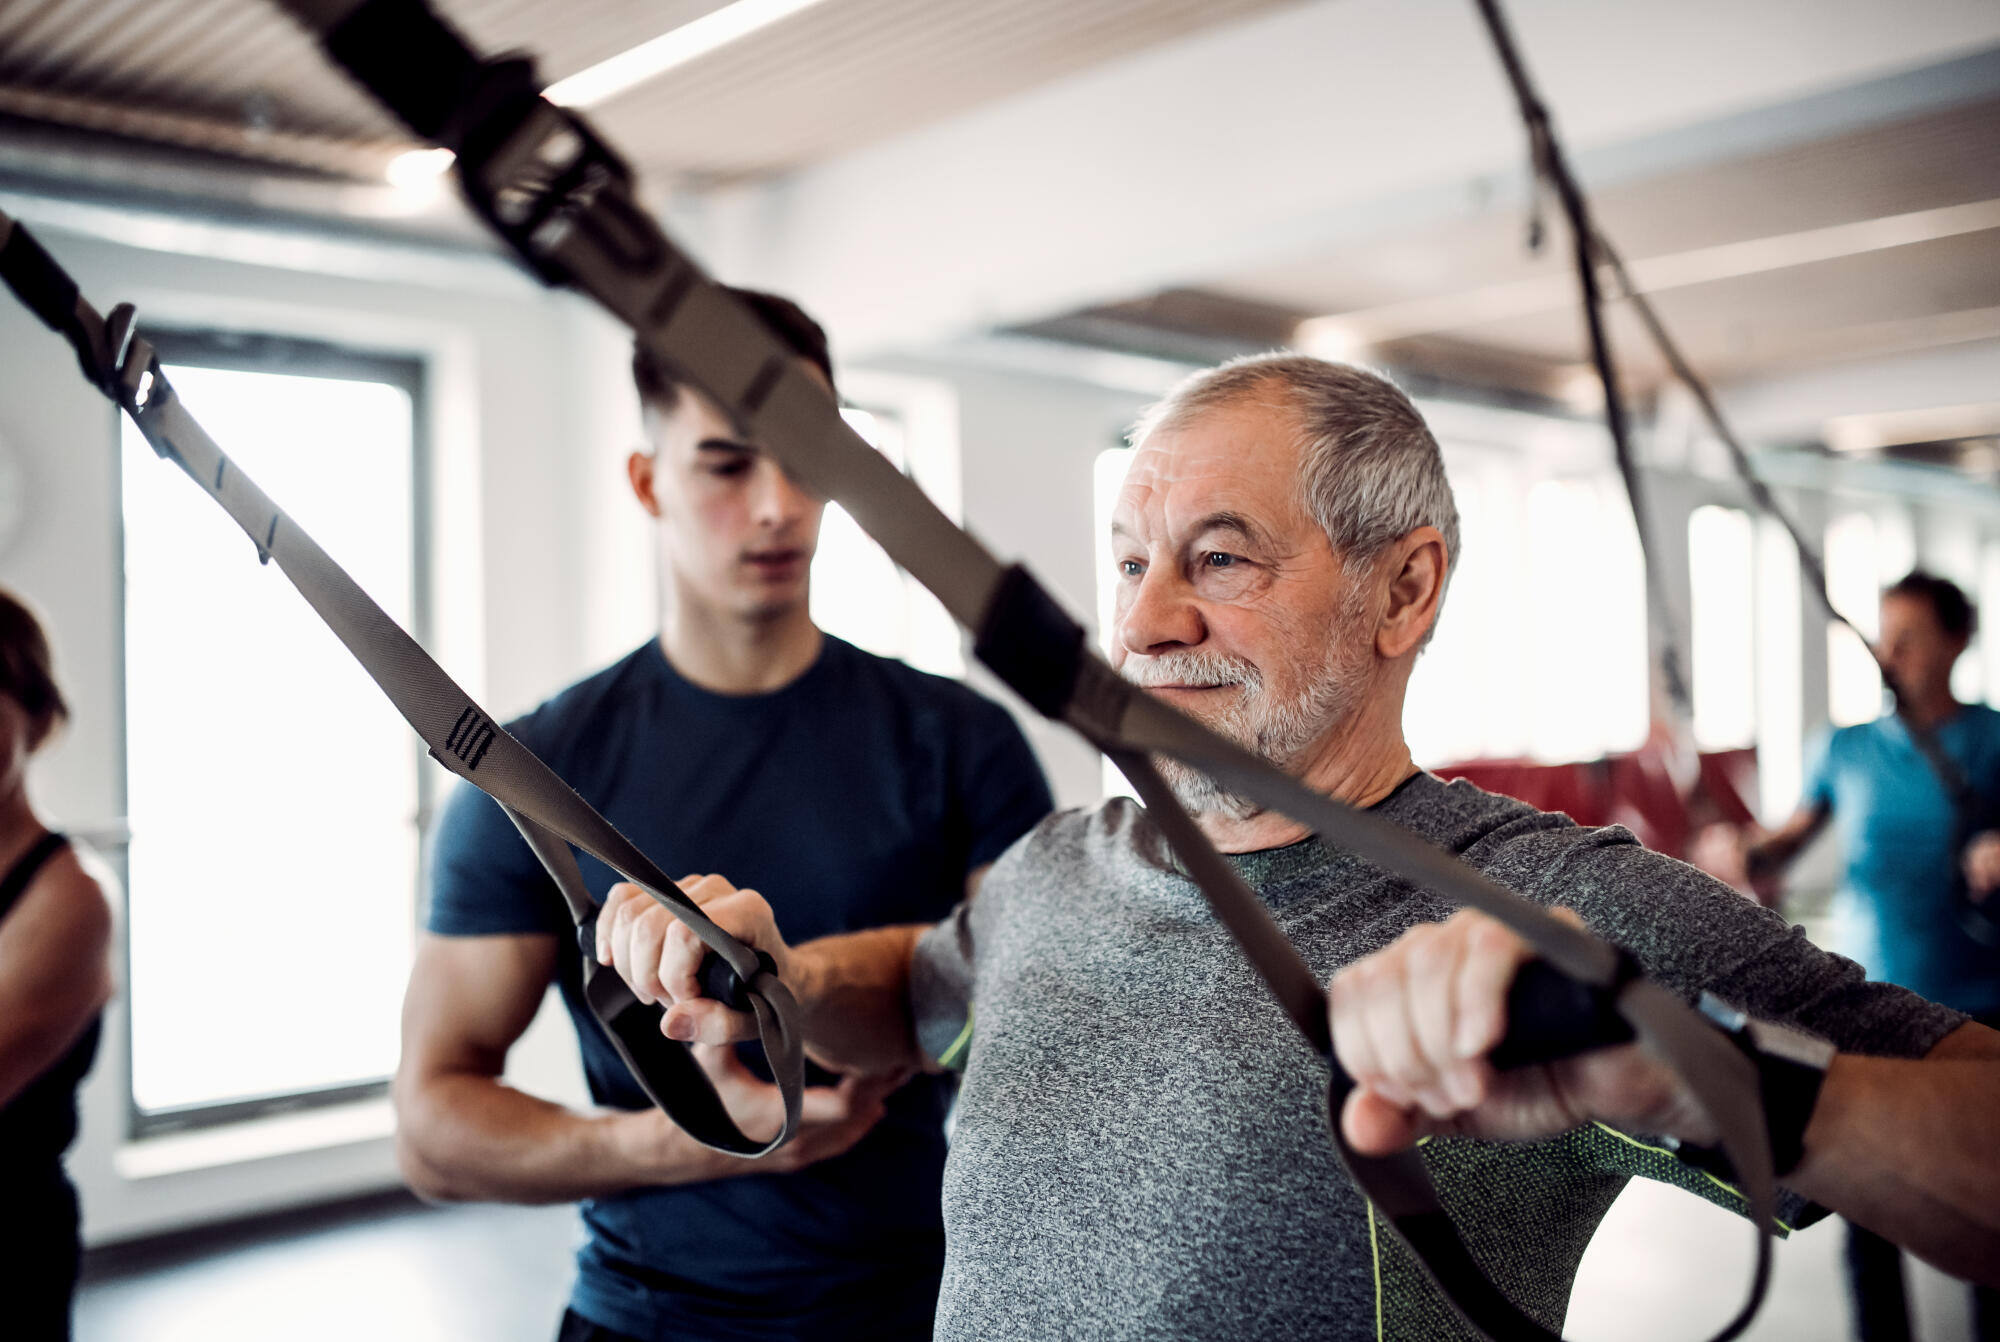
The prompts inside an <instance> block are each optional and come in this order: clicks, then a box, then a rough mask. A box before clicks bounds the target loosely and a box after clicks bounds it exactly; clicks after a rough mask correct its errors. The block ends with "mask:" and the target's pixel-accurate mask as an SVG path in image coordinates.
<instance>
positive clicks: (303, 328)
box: [0, 199, 650, 1242]
mask: <svg viewBox="0 0 2000 1342" xmlns="http://www.w3.org/2000/svg"><path fill="white" fill-rule="evenodd" d="M8 206H9V208H10V209H14V210H18V211H20V212H21V213H23V214H24V215H26V216H27V217H29V218H30V220H31V222H32V221H34V219H35V217H36V210H35V208H34V206H33V203H32V202H30V203H28V204H26V205H23V204H22V203H21V202H18V201H15V200H11V199H10V200H9V201H8ZM47 213H48V214H49V215H50V217H51V218H53V219H56V220H58V221H59V220H61V219H62V218H63V217H64V216H63V214H62V211H61V210H60V209H52V210H50V211H48V212H47ZM100 222H101V221H100ZM36 231H37V233H38V235H39V236H40V237H41V238H42V240H43V241H44V243H45V244H46V245H47V246H48V247H49V249H50V250H51V251H52V252H53V253H54V254H55V255H56V256H57V258H58V259H59V260H60V261H61V262H62V263H63V264H64V265H65V266H67V267H68V268H69V269H70V270H71V271H72V273H73V274H74V275H75V276H76V277H77V279H78V280H79V281H80V282H81V283H82V285H83V287H84V291H85V293H86V295H87V296H89V297H90V298H91V299H92V300H93V301H94V302H96V303H97V304H98V305H99V306H100V307H102V308H108V307H109V306H110V305H111V304H112V303H113V302H116V301H119V300H121V299H126V300H132V301H135V302H137V304H138V306H139V310H140V312H141V314H142V321H143V320H144V319H146V318H151V319H153V320H155V321H158V322H161V323H162V324H166V323H173V324H180V325H186V324H202V325H206V324H213V325H218V326H224V327H233V328H238V329H249V330H256V331H264V332H273V333H281V334H287V335H294V336H300V337H308V338H317V339H325V340H333V341H339V342H343V343H346V344H350V345H354V346H358V347H364V348H371V349H380V350H392V351H399V352H407V353H411V354H414V355H416V356H418V357H420V358H421V359H423V360H424V361H425V362H426V364H427V366H428V368H429V371H430V391H431V397H430V401H431V417H432V422H431V424H430V426H429V427H430V429H431V439H432V453H433V457H432V459H433V464H434V472H433V473H434V482H433V485H434V487H433V497H434V499H435V512H434V519H433V520H434V529H433V535H432V541H433V546H434V552H435V556H436V559H437V566H436V570H437V586H438V591H437V593H436V596H437V597H438V598H439V599H438V600H436V601H435V602H434V605H435V608H436V610H437V615H438V619H437V626H438V628H437V633H438V637H437V639H436V640H435V650H436V651H437V652H438V655H439V657H440V660H441V661H442V662H443V663H444V664H445V666H446V668H447V669H448V670H449V671H450V672H451V673H452V674H453V675H454V676H456V677H457V678H459V679H460V680H461V682H462V683H464V684H465V685H466V686H467V688H468V689H470V690H471V691H472V692H473V693H474V694H475V695H477V696H480V697H481V698H482V699H483V701H484V702H485V703H486V704H487V705H488V706H489V707H490V708H491V709H493V710H494V711H495V712H497V713H499V714H501V715H503V716H504V715H508V714H511V713H514V712H517V711H519V710H521V709H523V708H525V707H528V706H530V705H531V704H533V703H534V702H535V701H536V700H538V699H539V698H540V697H542V696H543V695H545V694H547V693H548V692H549V691H551V690H552V689H554V688H556V687H557V686H559V685H560V684H562V683H563V682H565V681H567V680H569V679H571V678H573V677H574V676H575V675H577V674H578V673H580V672H581V671H582V670H584V669H585V668H586V667H587V666H589V665H591V664H592V662H593V661H594V660H595V659H598V658H600V657H601V656H602V655H604V651H605V649H607V648H609V647H612V646H615V645H618V644H619V642H620V640H622V639H625V638H627V637H628V636H630V630H631V629H633V628H634V627H637V626H639V625H643V624H644V622H645V611H646V609H647V608H649V606H650V588H649V586H648V583H649V581H650V580H649V577H648V576H647V574H646V573H645V572H644V571H643V570H642V571H641V572H640V573H639V575H638V576H637V578H636V579H635V578H634V577H633V576H632V575H631V574H630V573H628V572H625V571H623V570H620V569H619V568H618V567H617V565H616V564H615V563H614V562H612V559H613V557H615V556H621V555H629V553H630V548H631V546H630V541H631V538H630V534H629V527H627V526H626V525H625V524H624V523H623V522H622V521H621V520H620V519H619V518H618V516H617V512H616V509H615V498H616V491H617V489H618V488H622V483H621V482H622V467H619V468H618V475H617V477H616V479H615V480H613V481H612V482H611V484H610V485H609V486H607V484H606V483H605V481H604V480H603V479H602V478H598V477H603V476H604V475H605V473H606V468H607V466H608V465H615V464H616V463H617V462H619V461H621V460H622V456H623V453H624V450H625V448H626V447H627V446H628V445H629V443H630V441H631V437H630V434H629V432H627V430H626V429H625V427H624V426H622V425H621V424H620V423H619V422H618V421H619V416H618V412H617V410H615V409H608V408H607V407H606V404H605V402H604V401H603V400H602V393H603V390H604V388H605V387H606V386H607V385H609V381H610V379H611V378H612V377H614V376H616V375H617V374H616V369H617V366H618V364H617V360H618V359H620V358H622V354H619V353H618V350H619V348H620V347H619V344H618V342H617V340H616V339H615V337H612V336H610V335H608V334H607V333H606V331H605V328H604V325H603V323H602V322H601V321H600V320H599V319H598V318H596V317H595V316H594V315H593V314H590V313H587V312H585V311H584V310H583V309H582V308H581V306H580V305H578V304H576V303H574V302H573V301H571V300H569V299H566V298H559V297H553V296H550V295H548V294H546V293H544V292H543V291H542V290H540V289H539V288H538V287H536V286H534V285H532V284H531V283H529V282H527V281H525V280H522V279H520V278H518V277H517V276H515V275H514V274H513V273H512V272H511V271H509V270H507V269H505V268H503V267H501V266H499V265H498V264H495V263H490V262H484V261H464V260H457V261H454V260H450V259H440V260H439V261H438V262H437V264H436V266H435V268H434V270H426V269H424V268H423V267H422V266H421V265H420V264H418V265H413V264H412V263H411V260H410V258H408V257H396V256H393V255H389V254H388V253H384V255H383V257H382V258H380V260H381V265H380V267H379V270H380V273H379V275H378V276H376V277H375V278H356V277H355V276H354V275H353V273H352V271H353V270H354V269H355V266H354V264H352V263H353V262H354V261H355V259H356V254H355V253H354V251H353V249H352V248H348V249H347V250H345V251H339V252H338V253H337V254H336V255H335V256H334V258H333V259H334V261H335V262H337V263H338V264H339V265H340V266H341V267H343V268H345V269H347V270H348V271H349V272H350V273H348V274H345V275H339V276H329V275H318V274H312V273H308V272H307V271H306V270H304V269H300V268H297V267H299V266H305V265H310V264H312V263H313V261H314V253H313V248H312V244H310V243H305V242H296V241H295V242H294V243H292V244H288V248H287V249H286V250H285V252H284V255H285V256H286V257H287V258H288V260H289V262H290V264H287V265H284V266H266V265H250V264H244V263H242V262H240V261H236V260H231V259H224V258H220V257H214V256H208V257H197V256H188V255H183V254H177V253H174V252H170V251H159V250H152V249H149V248H145V247H133V246H123V245H119V244H117V243H114V242H110V241H106V240H104V239H103V238H101V237H98V238H93V237H85V236H81V235H79V234H77V233H72V232H66V231H63V230H61V229H60V228H52V227H44V226H39V225H38V226H37V227H36ZM97 231H100V232H101V231H104V230H101V229H100V230H97ZM132 236H134V237H135V238H138V239H141V240H145V239H149V238H150V237H152V236H153V235H152V234H149V233H148V231H147V229H146V228H145V227H144V221H138V222H135V223H134V225H133V227H132ZM183 241H184V239H183ZM364 251H365V249H364ZM362 259H366V258H365V256H364V257H363V258H362ZM468 281H470V283H468ZM447 286H450V287H447ZM0 348H4V349H5V351H6V355H7V357H6V358H5V359H4V360H0V440H4V442H5V444H6V445H7V446H8V447H9V448H11V450H12V451H13V452H14V453H15V454H16V455H17V456H18V457H19V458H20V461H21V464H22V467H23V475H24V478H25V482H26V499H25V513H26V523H25V526H24V528H23V529H22V531H21V532H20V534H19V535H17V536H16V537H15V539H14V540H13V541H12V543H11V544H9V545H8V546H7V547H6V548H5V549H4V551H0V584H4V585H6V586H7V587H9V588H12V589H14V590H16V591H18V592H20V593H21V594H23V595H24V596H25V597H26V598H27V599H28V600H29V601H31V602H32V603H34V605H35V606H36V607H37V608H39V609H40V610H41V611H42V612H43V614H44V615H45V616H46V617H47V619H48V622H49V625H50V632H51V635H52V637H53V639H54V643H55V654H56V660H57V668H58V673H59V674H60V676H61V677H62V680H63V683H64V685H65V687H66V689H67V691H68V693H69V696H70V700H71V703H72V705H73V707H74V718H75V721H74V725H73V727H72V728H71V730H69V731H68V732H67V733H66V734H65V736H64V737H63V738H62V739H61V740H60V741H59V742H58V743H57V744H56V745H54V746H53V747H52V748H51V749H50V750H49V751H48V753H47V754H46V756H45V757H44V758H43V759H41V760H39V761H38V763H37V768H36V771H35V776H34V780H33V785H34V790H35V794H36V796H37V798H38V801H39V802H40V804H41V806H42V807H43V808H44V811H45V813H46V815H47V816H48V818H49V819H50V821H51V822H52V823H54V824H56V825H58V826H61V827H64V828H68V829H71V830H74V831H77V832H79V833H82V834H84V835H86V836H88V835H98V836H108V837H107V838H106V850H107V856H108V857H110V858H112V859H113V861H114V862H116V861H117V859H118V858H119V857H120V853H119V852H118V850H117V846H116V842H115V836H116V834H117V832H118V830H119V828H120V810H121V805H122V789H123V783H122V772H121V770H122V764H121V758H120V728H119V721H120V713H121V698H120V695H121V689H120V683H119V676H120V651H119V627H120V607H119V582H118V573H117V563H118V536H119V517H118V502H117V470H118V441H119V440H118V425H117V420H116V417H115V415H114V412H113V410H112V407H111V406H110V405H109V403H108V402H106V401H105V400H103V399H102V398H101V397H99V396H98V395H97V394H96V393H95V392H93V391H91V390H90V389H89V388H88V387H87V386H86V385H85V384H84V383H83V381H82V380H81V377H80V375H79V374H78V371H77V369H76V367H75V364H74V361H73V359H72V357H71V355H70V353H69V350H68V348H67V347H66V346H65V345H64V344H62V343H61V342H60V341H59V340H58V339H57V338H56V337H54V336H53V335H51V334H49V333H48V332H47V331H45V330H44V329H43V328H42V327H40V326H39V325H38V324H36V323H35V321H34V320H33V319H32V318H31V317H30V316H29V314H28V313H27V312H26V311H25V310H24V309H22V308H20V307H19V306H18V305H16V304H14V303H12V302H5V303H0ZM607 351H609V353H607ZM607 360H608V361H609V363H610V367H611V369H612V372H611V373H609V374H603V373H601V369H602V366H603V365H604V364H605V363H606V362H607ZM629 399H630V398H629V396H627V397H626V398H625V400H624V401H621V402H619V405H621V406H623V405H626V404H628V403H629ZM300 412H301V413H302V414H311V413H312V407H311V406H310V405H302V406H301V407H300ZM161 469H162V470H166V469H170V468H169V467H167V466H166V465H164V464H162V466H161ZM280 502H281V503H282V502H283V500H280ZM216 522H217V524H218V525H226V522H225V519H223V518H221V517H220V516H219V515H218V516H217V518H216ZM607 537H608V538H610V539H606V538H607ZM600 542H601V543H600ZM619 545H623V547H624V548H623V549H622V550H621V549H619V548H618V546H619ZM244 562H245V563H246V564H247V563H249V562H251V554H250V551H249V549H248V547H247V546H246V548H245V552H244ZM272 580H273V581H281V579H279V578H278V577H277V575H276V574H275V572H274V573H273V575H272ZM582 593H589V594H590V598H589V599H584V598H583V597H581V596H580V594H582ZM635 609H636V611H637V622H636V625H635V618H634V612H635ZM641 636H643V635H638V636H631V638H632V641H636V638H637V637H641ZM384 711H385V712H386V711H389V710H388V709H387V706H386V705H385V706H384ZM271 781H272V785H273V786H282V785H283V777H282V774H278V775H275V776H274V777H273V779H272V780H271ZM283 889H284V887H283V873H282V872H273V873H272V881H271V886H270V890H269V895H270V897H271V898H273V899H278V898H283ZM246 914H247V915H254V910H246ZM328 916H329V917H337V916H339V914H338V911H337V910H329V912H328ZM273 953H274V954H284V955H289V956H295V957H300V958H301V961H302V972H301V976H300V983H299V990H298V995H297V997H296V999H295V1000H293V1001H290V1002H284V1003H270V1004H266V1009H272V1010H286V1011H300V1012H305V1011H313V1010H320V1009H328V1008H327V1007H325V1006H324V1005H322V1002H323V998H324V994H323V993H322V992H321V991H320V990H319V988H318V985H319V984H322V983H324V982H325V981H327V980H329V979H333V978H337V977H338V975H339V972H340V967H339V966H338V965H311V964H310V948H301V947H274V948H273ZM189 972H194V973H208V974H212V973H226V972H228V966H226V965H199V966H189ZM106 1024H107V1033H106V1040H105V1048H104V1051H103V1054H102V1056H101V1059H100V1061H99V1063H98V1066H97V1068H96V1071H95V1072H94V1074H93V1075H92V1077H91V1079H90V1081H89V1083H88V1085H87V1087H86V1091H85V1096H84V1111H85V1112H84V1127H83V1133H82V1136H81V1138H80V1141H79V1143H78V1146H77V1148H76V1149H75V1150H74V1151H73V1153H72V1155H71V1169H72V1172H73V1173H74V1175H75V1177H76V1179H77V1181H78V1183H79V1185H80V1186H81V1189H82V1192H83V1200H84V1204H85V1225H86V1234H87V1236H88V1238H89V1239H90V1240H91V1241H93V1242H104V1241H106V1240H111V1239H117V1238H122V1237H127V1236H131V1235H135V1234H141V1233H145V1232H148V1231H151V1230H156V1229H161V1228H167V1227H173V1226H178V1225H183V1224H188V1223H192V1222H196V1221H201V1220H207V1219H213V1218H217V1217H222V1216H227V1215H233V1214H238V1213H243V1212H248V1211H254V1210H263V1209H267V1208H270V1207H273V1206H281V1205H285V1204H288V1203H294V1202H300V1201H305V1200H309V1199H314V1198H320V1197H325V1196H333V1195H338V1194H342V1193H347V1192H353V1191H357V1190H360V1189H363V1188H369V1187H377V1186H381V1185H383V1184H386V1183H389V1182H392V1181H393V1180H394V1172H393V1167H392V1164H391V1160H390V1156H389V1151H388V1144H387V1142H386V1140H384V1138H383V1136H382V1134H383V1133H384V1132H385V1131H386V1118H385V1117H384V1115H383V1114H382V1113H381V1112H380V1110H381V1106H375V1107H374V1109H373V1110H367V1109H364V1110H362V1111H358V1112H354V1113H349V1114H346V1115H344V1116H342V1115H332V1116H323V1119H322V1120H316V1121H314V1122H302V1121H296V1120H275V1121H271V1122H270V1123H267V1124H266V1125H263V1126H262V1127H260V1128H257V1129H254V1130H252V1131H249V1132H245V1133H239V1134H236V1135H235V1137H236V1140H234V1141H233V1142H232V1145H233V1146H234V1147H235V1148H236V1149H239V1150H241V1149H255V1148H256V1147H257V1144H258V1143H260V1142H261V1143H262V1147H263V1149H266V1150H272V1151H276V1150H280V1149H281V1148H284V1147H286V1146H290V1145H298V1144H300V1143H302V1142H309V1141H313V1140H333V1141H334V1142H335V1144H334V1145H332V1146H330V1147H326V1148H324V1149H318V1150H312V1151H308V1152H305V1153H293V1154H270V1155H266V1156H264V1157H263V1158H260V1159H255V1160H250V1161H247V1162H235V1163H221V1164H210V1163H205V1162H208V1161H211V1160H214V1159H215V1158H216V1156H215V1153H214V1152H213V1151H212V1150H211V1149H210V1148H213V1147H215V1146H216V1145H217V1143H216V1142H214V1141H207V1142H204V1141H200V1140H192V1139H182V1138H166V1139H160V1141H158V1142H155V1143H147V1144H144V1145H143V1146H141V1147H136V1148H135V1147H133V1146H131V1145H129V1144H128V1143H127V1142H126V1141H125V1139H124V1138H125V1133H124V1126H125V1099H124V1084H125V1059H124V1049H125V1039H124V1031H123V1028H122V1013H121V1012H120V1010H119V1009H118V1008H117V1007H115V1006H114V1008H113V1009H112V1010H111V1011H110V1012H108V1013H107V1017H106ZM523 1062H524V1063H525V1064H527V1066H526V1068H525V1070H526V1072H527V1074H528V1081H529V1083H530V1084H531V1085H535V1084H540V1085H542V1086H543V1087H544V1088H553V1089H555V1090H557V1091H572V1090H573V1073H574V1065H573V1063H572V1062H570V1061H569V1060H568V1059H567V1058H566V1057H565V1055H564V1050H563V1049H562V1048H561V1047H560V1046H559V1044H552V1043H550V1042H549V1036H548V1032H547V1031H546V1030H543V1031H538V1033H537V1036H536V1040H535V1041H532V1046H531V1047H530V1048H528V1049H527V1050H526V1051H525V1052H524V1054H523ZM566 1067H567V1068H568V1071H567V1072H566V1071H565V1068H566ZM315 1125H317V1127H318V1128H321V1129H326V1130H327V1131H325V1132H321V1133H320V1134H319V1135H318V1136H317V1137H315V1136H314V1134H313V1133H312V1132H310V1131H302V1130H301V1128H304V1129H311V1128H313V1127H315ZM329 1134H331V1135H329ZM147 1170H151V1171H153V1172H152V1173H144V1171H147Z"/></svg>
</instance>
